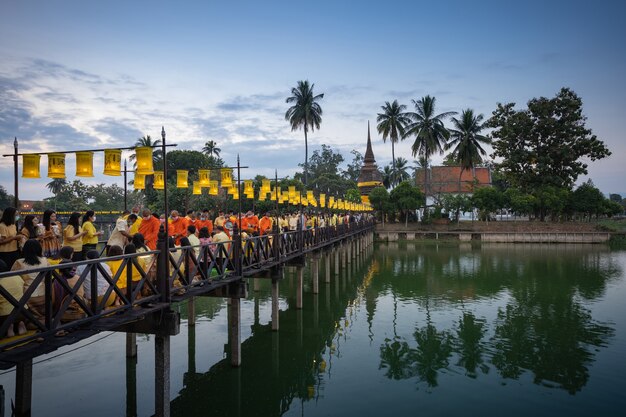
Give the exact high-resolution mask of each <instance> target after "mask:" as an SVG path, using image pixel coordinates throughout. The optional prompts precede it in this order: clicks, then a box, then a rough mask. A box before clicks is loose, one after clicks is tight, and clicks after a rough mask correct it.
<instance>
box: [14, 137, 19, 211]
mask: <svg viewBox="0 0 626 417" xmlns="http://www.w3.org/2000/svg"><path fill="white" fill-rule="evenodd" d="M13 149H14V150H15V153H14V154H13V179H14V180H13V185H14V190H13V191H14V192H15V196H14V198H15V209H16V210H18V211H19V209H20V208H19V206H18V201H19V197H18V193H19V186H18V184H17V182H18V179H17V178H18V177H17V137H16V138H15V140H14V141H13Z"/></svg>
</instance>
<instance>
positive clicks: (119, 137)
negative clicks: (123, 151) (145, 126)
mask: <svg viewBox="0 0 626 417" xmlns="http://www.w3.org/2000/svg"><path fill="white" fill-rule="evenodd" d="M93 128H94V130H95V131H96V132H99V133H103V134H105V135H107V136H109V137H110V138H111V139H112V140H111V141H110V142H109V143H112V144H118V145H124V144H128V143H129V142H133V143H134V142H135V140H136V139H138V138H140V137H142V136H143V133H142V132H141V131H140V130H138V129H137V128H135V127H134V125H133V123H130V122H129V121H127V120H118V119H115V118H112V117H107V118H105V119H100V120H98V121H96V122H95V124H94V126H93Z"/></svg>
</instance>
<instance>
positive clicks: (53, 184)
mask: <svg viewBox="0 0 626 417" xmlns="http://www.w3.org/2000/svg"><path fill="white" fill-rule="evenodd" d="M65 184H67V181H66V180H65V178H55V179H53V180H52V181H50V182H49V183H47V184H46V188H47V189H48V190H49V191H50V192H51V193H52V194H54V196H55V197H56V196H57V194H59V193H60V192H61V190H62V189H63V186H64V185H65Z"/></svg>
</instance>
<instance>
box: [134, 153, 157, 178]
mask: <svg viewBox="0 0 626 417" xmlns="http://www.w3.org/2000/svg"><path fill="white" fill-rule="evenodd" d="M135 155H136V159H137V173H138V174H143V175H152V174H154V168H153V167H152V147H150V146H139V147H137V148H135Z"/></svg>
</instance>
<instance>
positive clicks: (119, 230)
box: [107, 210, 137, 249]
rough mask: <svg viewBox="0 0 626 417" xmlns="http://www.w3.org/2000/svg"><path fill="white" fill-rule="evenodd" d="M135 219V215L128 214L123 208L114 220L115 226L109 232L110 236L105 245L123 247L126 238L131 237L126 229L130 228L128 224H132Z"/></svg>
mask: <svg viewBox="0 0 626 417" xmlns="http://www.w3.org/2000/svg"><path fill="white" fill-rule="evenodd" d="M136 220H137V215H135V214H130V215H129V214H128V210H124V212H123V213H122V215H121V216H120V217H119V218H118V219H117V220H116V221H115V228H114V229H113V231H112V232H111V236H110V237H109V240H108V241H107V246H108V247H111V246H114V245H117V246H119V247H120V248H122V249H123V248H124V246H126V244H127V243H128V240H129V239H132V238H133V236H132V235H131V234H129V233H128V231H129V230H130V225H132V224H133V223H134V222H135V221H136Z"/></svg>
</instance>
